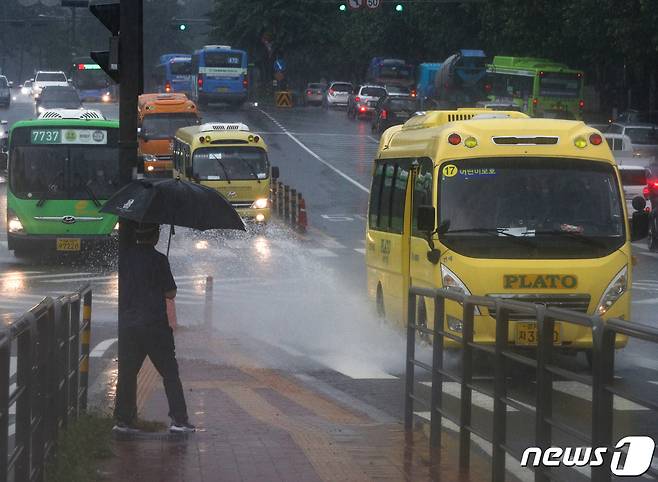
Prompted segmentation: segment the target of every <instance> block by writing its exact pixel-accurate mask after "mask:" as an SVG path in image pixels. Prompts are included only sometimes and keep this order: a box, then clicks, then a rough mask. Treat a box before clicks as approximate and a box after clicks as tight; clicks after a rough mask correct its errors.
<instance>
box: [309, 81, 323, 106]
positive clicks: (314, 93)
mask: <svg viewBox="0 0 658 482" xmlns="http://www.w3.org/2000/svg"><path fill="white" fill-rule="evenodd" d="M326 88H327V86H326V85H325V84H321V83H317V82H316V83H310V84H308V85H307V86H306V91H305V92H304V104H306V105H322V99H323V96H324V91H325V90H326Z"/></svg>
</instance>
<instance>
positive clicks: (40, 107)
mask: <svg viewBox="0 0 658 482" xmlns="http://www.w3.org/2000/svg"><path fill="white" fill-rule="evenodd" d="M37 111H38V112H39V114H43V113H44V112H46V108H45V107H43V106H39V108H38V109H37Z"/></svg>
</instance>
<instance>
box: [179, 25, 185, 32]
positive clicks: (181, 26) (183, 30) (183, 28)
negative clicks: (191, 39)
mask: <svg viewBox="0 0 658 482" xmlns="http://www.w3.org/2000/svg"><path fill="white" fill-rule="evenodd" d="M178 30H180V31H181V32H185V30H187V25H185V24H184V23H179V24H178Z"/></svg>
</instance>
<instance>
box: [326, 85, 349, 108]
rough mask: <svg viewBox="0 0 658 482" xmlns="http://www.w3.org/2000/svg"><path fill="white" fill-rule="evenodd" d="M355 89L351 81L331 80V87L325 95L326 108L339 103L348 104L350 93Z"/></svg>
mask: <svg viewBox="0 0 658 482" xmlns="http://www.w3.org/2000/svg"><path fill="white" fill-rule="evenodd" d="M353 90H354V86H353V85H352V84H351V83H349V82H331V83H329V88H328V89H327V92H326V94H325V95H324V106H325V108H328V107H334V106H337V105H342V106H346V105H347V101H348V99H349V96H350V93H351V92H352V91H353Z"/></svg>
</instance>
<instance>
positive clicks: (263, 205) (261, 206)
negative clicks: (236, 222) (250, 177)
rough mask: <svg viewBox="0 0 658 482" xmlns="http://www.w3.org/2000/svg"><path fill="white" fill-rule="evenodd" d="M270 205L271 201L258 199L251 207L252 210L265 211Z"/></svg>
mask: <svg viewBox="0 0 658 482" xmlns="http://www.w3.org/2000/svg"><path fill="white" fill-rule="evenodd" d="M268 204H269V201H268V199H267V198H260V199H256V200H255V201H254V203H253V204H252V205H251V209H265V208H266V207H267V205H268Z"/></svg>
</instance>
